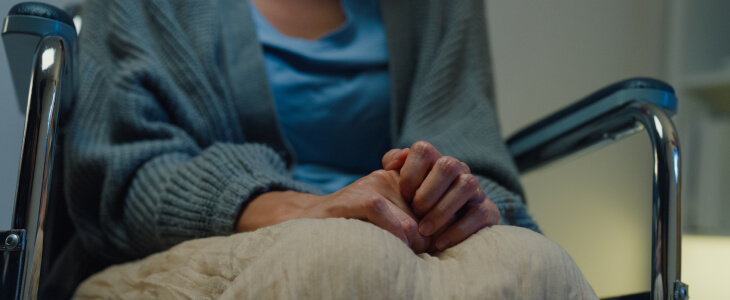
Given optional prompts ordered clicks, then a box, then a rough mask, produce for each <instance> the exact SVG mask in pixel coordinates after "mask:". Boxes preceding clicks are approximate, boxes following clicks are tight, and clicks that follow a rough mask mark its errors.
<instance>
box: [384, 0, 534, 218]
mask: <svg viewBox="0 0 730 300" xmlns="http://www.w3.org/2000/svg"><path fill="white" fill-rule="evenodd" d="M421 7H424V8H423V9H422V11H421V12H420V14H421V17H420V18H419V19H423V20H425V21H423V22H422V23H420V24H419V26H421V27H422V28H421V29H420V30H419V31H418V32H419V35H418V37H417V38H416V39H414V40H416V41H418V43H419V45H418V46H417V47H416V48H417V49H419V50H418V52H417V53H416V54H415V55H416V70H417V71H418V72H417V73H416V74H415V77H414V78H413V87H412V89H411V90H410V94H409V99H408V103H407V106H406V109H405V117H404V118H403V121H402V122H403V123H402V125H401V127H400V128H401V129H400V136H399V138H398V141H397V146H398V147H408V146H410V145H412V144H413V143H414V142H416V141H418V140H425V141H428V142H430V143H431V144H433V145H434V146H435V147H436V149H438V150H439V151H440V152H441V153H442V154H444V155H449V156H453V157H455V158H457V159H459V160H461V161H463V162H465V163H467V164H468V165H469V166H470V168H471V170H472V173H474V174H476V175H477V177H478V179H479V181H480V182H481V185H482V187H483V189H484V191H485V192H486V194H487V195H488V196H489V197H490V199H491V200H492V201H494V202H495V204H497V206H498V207H499V208H500V211H501V212H502V216H503V218H502V220H503V223H505V224H511V225H518V226H523V227H528V228H532V229H534V230H537V225H536V224H535V223H534V221H533V220H532V218H531V217H530V216H529V215H528V214H527V212H526V209H525V205H524V201H523V192H522V186H521V184H520V182H519V177H518V173H517V168H516V167H515V164H514V162H513V160H512V157H511V156H510V154H509V152H508V150H507V147H506V144H505V142H504V140H503V139H502V136H501V133H500V127H499V122H498V118H497V113H496V107H495V103H494V96H493V95H494V93H493V83H492V73H491V67H492V66H491V61H490V54H489V45H488V43H487V32H486V24H485V20H484V15H485V11H484V6H483V1H480V0H464V1H437V0H434V1H429V5H423V6H421Z"/></svg>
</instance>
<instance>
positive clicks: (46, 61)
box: [41, 48, 56, 71]
mask: <svg viewBox="0 0 730 300" xmlns="http://www.w3.org/2000/svg"><path fill="white" fill-rule="evenodd" d="M55 56H56V49H53V48H48V49H46V50H44V51H43V54H42V55H41V68H43V71H45V70H48V68H50V67H51V65H53V63H54V62H55V61H56V60H55Z"/></svg>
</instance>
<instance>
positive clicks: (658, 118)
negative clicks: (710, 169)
mask: <svg viewBox="0 0 730 300" xmlns="http://www.w3.org/2000/svg"><path fill="white" fill-rule="evenodd" d="M626 110H628V112H630V114H631V116H633V117H634V118H635V119H636V122H639V123H641V124H642V125H643V126H644V128H646V130H647V132H648V134H649V138H650V140H651V145H652V148H653V150H654V191H653V196H652V198H653V201H652V238H651V244H652V249H654V251H655V254H654V255H652V266H653V268H652V272H651V277H652V281H651V282H652V287H651V292H652V295H654V296H658V297H660V298H669V299H684V297H683V296H686V294H687V286H686V285H684V284H682V283H681V281H680V279H681V275H682V272H681V267H682V265H681V257H682V227H681V220H682V218H681V210H680V207H681V187H682V177H681V175H680V169H681V161H680V150H679V135H678V134H677V131H676V129H675V127H674V123H672V120H671V119H669V117H667V116H666V114H664V112H663V111H662V110H661V109H659V108H658V107H656V106H655V105H653V104H648V103H636V104H632V105H630V106H629V107H627V108H626Z"/></svg>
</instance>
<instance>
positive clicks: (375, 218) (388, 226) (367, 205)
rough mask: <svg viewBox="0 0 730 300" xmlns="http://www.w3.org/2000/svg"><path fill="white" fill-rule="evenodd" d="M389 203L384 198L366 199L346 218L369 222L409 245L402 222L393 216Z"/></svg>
mask: <svg viewBox="0 0 730 300" xmlns="http://www.w3.org/2000/svg"><path fill="white" fill-rule="evenodd" d="M389 203H390V201H388V200H387V199H385V198H384V197H379V196H373V197H370V198H365V199H364V200H362V201H361V203H360V204H359V206H357V207H352V208H351V209H350V210H349V211H348V212H346V214H347V215H346V216H345V217H346V218H354V219H360V220H366V221H369V222H370V223H373V225H375V226H378V227H380V228H382V229H384V230H386V231H388V232H390V233H392V234H393V235H395V236H396V237H398V238H399V239H401V241H403V243H405V244H406V245H409V242H408V237H407V236H406V234H405V232H404V231H403V227H402V224H401V222H400V220H399V219H398V218H396V216H394V215H393V213H392V211H391V207H390V206H389ZM409 246H410V245H409Z"/></svg>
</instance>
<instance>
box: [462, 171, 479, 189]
mask: <svg viewBox="0 0 730 300" xmlns="http://www.w3.org/2000/svg"><path fill="white" fill-rule="evenodd" d="M459 185H461V187H462V188H463V189H466V190H473V191H476V190H477V188H478V187H479V180H477V178H476V177H474V175H471V174H461V175H459Z"/></svg>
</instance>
